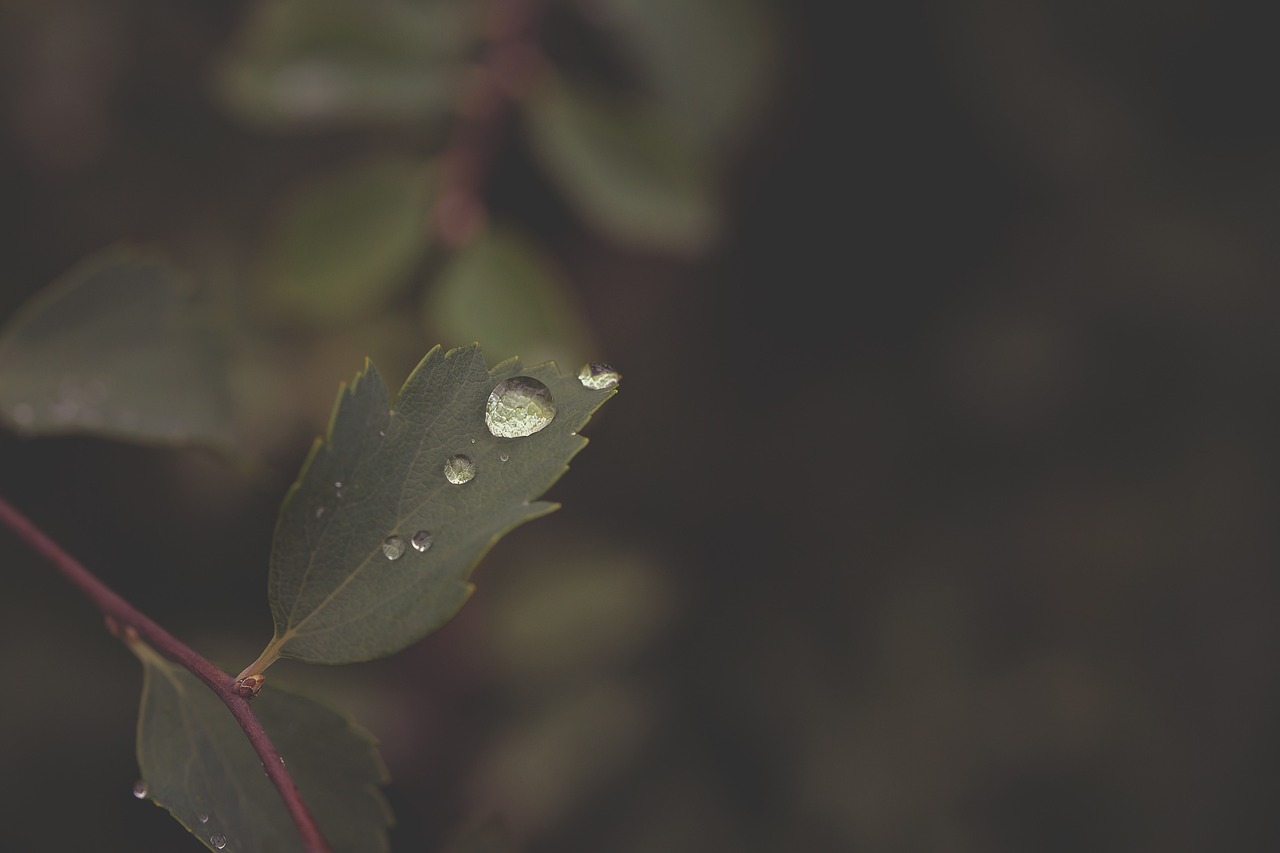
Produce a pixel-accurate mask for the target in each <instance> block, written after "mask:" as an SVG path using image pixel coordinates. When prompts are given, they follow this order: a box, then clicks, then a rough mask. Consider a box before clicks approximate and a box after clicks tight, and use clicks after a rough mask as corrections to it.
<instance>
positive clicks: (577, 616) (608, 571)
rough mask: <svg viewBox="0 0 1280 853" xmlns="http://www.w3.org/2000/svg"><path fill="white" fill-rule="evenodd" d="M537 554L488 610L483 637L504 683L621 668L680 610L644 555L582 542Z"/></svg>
mask: <svg viewBox="0 0 1280 853" xmlns="http://www.w3.org/2000/svg"><path fill="white" fill-rule="evenodd" d="M536 551H537V553H536V554H535V555H532V556H530V557H529V558H528V559H524V560H521V561H520V564H519V566H518V567H517V568H516V569H515V570H514V571H512V572H511V573H510V574H509V575H505V576H504V577H503V578H502V583H501V584H500V585H498V587H497V588H496V589H495V590H494V594H493V595H492V596H491V597H489V598H488V599H487V601H486V602H485V604H486V606H485V607H484V609H483V619H484V622H483V627H482V629H481V631H480V633H481V634H482V636H483V640H484V643H485V645H486V646H487V647H488V648H489V649H490V652H491V654H492V655H493V656H494V658H495V659H496V662H497V666H498V668H499V669H500V670H501V672H502V674H503V675H505V676H508V677H511V678H519V679H524V680H527V681H532V682H536V683H539V684H543V685H545V684H546V683H548V682H549V681H550V680H551V679H552V678H554V677H557V676H565V675H570V676H575V677H581V676H582V675H583V674H584V673H590V672H592V671H601V670H604V669H606V668H609V667H617V666H619V665H622V664H624V663H625V662H626V661H628V660H629V659H632V658H634V657H635V656H636V655H637V654H639V653H640V652H641V651H643V650H644V649H646V648H648V647H650V646H651V645H653V644H654V643H655V642H656V641H657V640H658V639H659V638H660V637H661V636H662V635H663V633H664V632H665V631H668V630H670V628H671V625H672V619H673V617H674V615H675V613H676V611H677V610H678V608H679V607H680V605H681V602H680V601H679V600H678V593H677V591H676V590H675V589H674V588H673V586H672V584H671V583H670V582H669V581H668V579H667V578H666V577H665V576H664V574H663V572H662V570H661V567H660V566H658V565H657V564H655V563H654V562H653V560H652V559H651V558H650V557H648V556H647V555H645V554H642V553H639V552H637V551H636V550H634V549H633V548H628V547H626V546H625V545H623V544H620V543H618V542H616V541H612V540H600V541H596V540H594V539H593V538H592V537H590V536H586V535H584V534H579V535H577V536H574V537H571V538H566V540H565V541H564V542H562V543H557V545H556V546H555V547H554V548H553V547H550V543H547V547H542V548H537V549H536ZM588 637H589V638H590V642H583V639H584V638H588Z"/></svg>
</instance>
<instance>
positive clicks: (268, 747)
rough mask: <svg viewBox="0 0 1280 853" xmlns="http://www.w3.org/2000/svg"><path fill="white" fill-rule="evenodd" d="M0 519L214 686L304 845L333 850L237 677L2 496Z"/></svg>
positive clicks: (110, 615) (126, 626)
mask: <svg viewBox="0 0 1280 853" xmlns="http://www.w3.org/2000/svg"><path fill="white" fill-rule="evenodd" d="M0 522H3V523H4V524H5V526H7V527H8V528H9V529H10V530H12V531H13V532H14V533H16V534H17V535H18V538H20V539H22V540H23V541H25V542H26V543H27V544H28V545H30V546H31V548H32V549H33V550H34V551H35V552H36V553H38V554H40V555H41V556H42V557H44V558H45V559H47V560H48V561H49V562H50V563H52V564H53V566H54V568H56V569H57V570H58V571H60V572H61V573H62V574H63V575H64V576H65V577H66V578H67V579H68V580H69V581H71V583H72V584H73V585H74V586H75V587H76V588H77V589H79V590H80V591H81V592H82V593H84V595H85V596H86V597H88V599H89V600H90V601H92V602H93V603H94V605H95V606H97V608H98V609H99V610H100V611H102V614H103V616H105V617H106V618H107V619H108V620H109V625H112V626H114V627H113V632H116V633H120V634H121V636H122V637H124V638H125V639H126V642H127V640H128V637H129V635H130V634H131V633H136V635H137V636H138V637H141V638H142V639H143V640H144V641H146V643H147V644H148V645H150V646H151V647H152V648H154V649H155V650H156V651H157V652H159V653H160V654H162V655H164V656H165V657H166V658H168V659H169V660H171V661H173V662H174V663H176V664H178V665H179V666H181V667H183V668H184V669H186V670H188V671H189V672H190V673H191V674H192V675H194V676H195V677H196V678H198V679H200V680H201V681H203V682H204V683H205V684H206V685H207V686H208V687H209V689H210V690H212V691H213V692H214V693H216V694H217V695H218V698H219V699H221V700H222V702H223V704H225V705H226V706H227V708H229V709H230V711H231V714H232V716H234V717H235V719H236V722H237V723H239V724H240V728H241V729H243V730H244V734H245V737H247V738H248V739H249V743H250V744H251V745H252V746H253V749H254V751H255V752H257V753H258V757H259V758H260V759H262V766H263V767H264V768H265V770H266V772H267V776H268V778H270V779H271V782H272V784H274V785H275V786H276V790H278V791H279V792H280V798H281V799H282V800H284V806H285V809H286V810H287V811H288V812H289V816H290V817H291V818H292V819H293V822H294V825H295V826H297V828H298V835H299V836H300V837H301V838H302V844H303V848H304V849H305V850H306V851H307V853H333V848H331V847H330V846H329V842H328V841H326V840H325V838H324V835H323V833H321V832H320V827H319V826H317V825H316V822H315V818H313V817H312V816H311V812H310V811H309V810H308V809H307V805H306V803H304V802H303V801H302V795H301V794H300V793H299V792H298V786H297V785H296V784H295V783H294V781H293V778H292V777H291V776H289V773H288V771H287V770H286V769H285V766H284V764H282V763H281V761H280V753H279V752H277V751H276V748H275V746H273V745H272V743H271V739H270V738H269V737H268V736H267V733H266V732H265V731H264V730H263V728H262V724H261V723H260V722H258V718H257V717H256V716H255V715H254V713H253V710H252V709H251V708H250V707H249V702H248V701H247V700H245V699H243V698H241V697H240V696H239V695H238V694H237V693H236V692H235V689H234V687H233V683H234V682H233V680H232V678H231V676H230V675H227V674H226V673H225V672H223V671H222V670H221V669H219V668H218V667H216V666H214V665H213V664H212V663H210V662H209V661H208V660H206V659H205V658H204V657H203V656H201V655H200V654H199V653H197V652H196V651H194V650H193V649H191V648H190V647H189V646H187V645H186V644H185V643H183V642H182V641H181V640H179V639H178V638H177V637H174V636H173V635H172V634H170V633H169V632H168V631H166V630H165V629H164V628H161V627H160V626H159V625H158V624H156V623H155V622H153V621H152V620H151V618H150V617H149V616H147V615H146V614H145V613H142V612H141V611H139V610H137V609H136V608H134V606H133V605H131V604H130V603H129V602H127V601H125V600H124V599H123V598H121V597H120V596H119V595H118V594H117V593H116V592H115V591H114V590H112V589H111V588H109V587H108V586H106V585H105V584H104V583H102V581H100V580H98V578H97V577H95V576H94V575H93V574H92V573H91V572H90V571H89V570H88V569H86V568H85V567H84V566H82V565H81V564H80V562H79V561H78V560H76V559H75V558H74V557H72V556H71V555H70V554H68V553H67V552H66V551H64V550H62V547H61V546H59V545H58V543H56V542H54V541H53V540H52V539H50V538H49V537H48V536H47V535H46V534H45V533H44V531H42V530H41V529H40V528H38V527H36V525H35V524H34V523H33V522H32V521H31V519H29V518H27V517H26V516H25V515H23V514H22V513H21V512H19V511H18V510H17V509H16V508H14V506H13V505H12V504H10V503H9V502H8V501H6V500H5V499H4V498H3V497H0Z"/></svg>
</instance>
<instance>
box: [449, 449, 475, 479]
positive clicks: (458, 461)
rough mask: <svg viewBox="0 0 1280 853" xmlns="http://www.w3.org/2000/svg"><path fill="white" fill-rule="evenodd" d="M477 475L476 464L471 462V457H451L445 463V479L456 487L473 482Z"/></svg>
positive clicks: (460, 455)
mask: <svg viewBox="0 0 1280 853" xmlns="http://www.w3.org/2000/svg"><path fill="white" fill-rule="evenodd" d="M475 475H476V463H474V462H472V461H471V457H470V456H463V455H462V454H458V455H457V456H450V457H449V458H448V459H447V460H445V463H444V478H445V479H446V480H448V481H449V482H450V483H453V484H454V485H455V486H461V485H462V484H463V483H469V482H471V478H473V477H474V476H475Z"/></svg>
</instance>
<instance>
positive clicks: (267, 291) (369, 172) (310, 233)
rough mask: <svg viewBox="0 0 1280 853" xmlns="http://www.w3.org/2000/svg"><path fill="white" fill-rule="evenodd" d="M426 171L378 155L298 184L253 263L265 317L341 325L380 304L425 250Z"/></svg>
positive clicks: (428, 181)
mask: <svg viewBox="0 0 1280 853" xmlns="http://www.w3.org/2000/svg"><path fill="white" fill-rule="evenodd" d="M433 193H434V185H433V181H432V175H431V172H430V170H429V168H428V167H425V166H423V165H422V164H421V163H417V162H414V161H411V160H400V159H391V158H377V159H373V160H370V161H367V162H364V163H359V164H357V165H354V166H350V167H347V168H346V169H345V170H343V171H340V172H337V173H336V174H331V175H326V176H324V177H323V178H321V179H319V180H317V181H316V182H315V183H313V184H310V185H308V186H305V187H304V188H303V189H302V190H301V191H299V192H298V193H297V194H296V195H295V196H294V197H293V198H291V199H289V200H288V201H287V202H286V203H285V205H284V206H283V208H282V209H281V211H280V212H279V214H278V218H277V224H276V226H275V229H274V231H273V233H272V234H271V235H270V237H269V238H268V240H267V243H266V247H265V249H264V251H263V255H262V257H261V258H260V260H259V263H258V272H257V279H258V281H259V282H260V284H261V285H262V290H261V291H260V293H259V295H260V298H261V301H262V304H263V308H264V310H265V311H266V312H267V313H268V314H269V315H272V316H276V317H281V318H284V319H288V320H303V321H306V322H309V323H312V324H315V325H330V324H338V323H342V324H346V323H349V322H350V321H351V318H352V316H353V315H359V314H364V313H369V312H371V311H373V310H376V309H378V308H380V307H382V306H384V305H385V304H386V303H387V302H388V301H389V300H390V299H391V298H392V297H393V296H394V295H395V293H396V291H397V290H399V289H400V288H401V287H403V286H404V285H405V283H406V281H407V279H408V276H409V273H410V272H412V270H413V268H414V266H415V265H416V264H417V263H418V261H419V260H420V259H421V258H422V255H423V253H424V252H425V251H426V248H427V245H428V236H429V235H428V227H427V217H428V212H429V210H430V206H431V199H432V195H433Z"/></svg>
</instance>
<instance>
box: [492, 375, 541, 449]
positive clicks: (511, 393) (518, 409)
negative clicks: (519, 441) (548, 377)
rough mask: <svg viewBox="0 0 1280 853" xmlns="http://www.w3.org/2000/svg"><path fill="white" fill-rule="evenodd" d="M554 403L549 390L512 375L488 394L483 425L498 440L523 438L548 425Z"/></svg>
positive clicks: (530, 378) (539, 383) (529, 380)
mask: <svg viewBox="0 0 1280 853" xmlns="http://www.w3.org/2000/svg"><path fill="white" fill-rule="evenodd" d="M555 416H556V404H555V401H554V400H553V399H551V389H549V388H547V386H546V385H544V384H542V383H541V382H539V381H538V380H537V379H534V378H532V377H530V376H515V377H513V378H511V379H507V380H505V381H503V382H499V383H498V386H497V387H496V388H494V389H493V391H491V392H490V393H489V401H488V402H487V403H485V407H484V422H485V425H486V426H488V427H489V432H491V433H493V434H494V435H496V436H497V437H498V438H523V437H524V436H526V435H533V434H534V433H535V432H537V431H538V430H540V429H542V428H543V427H545V426H546V425H547V424H549V423H551V419H552V418H554V417H555Z"/></svg>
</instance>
